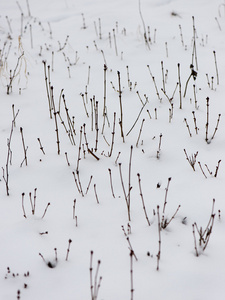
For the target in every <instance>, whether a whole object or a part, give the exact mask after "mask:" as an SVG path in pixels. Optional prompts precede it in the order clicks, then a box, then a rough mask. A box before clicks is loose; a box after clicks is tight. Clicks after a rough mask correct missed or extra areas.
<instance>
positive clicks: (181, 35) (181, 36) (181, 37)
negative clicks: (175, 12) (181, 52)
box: [179, 25, 184, 47]
mask: <svg viewBox="0 0 225 300" xmlns="http://www.w3.org/2000/svg"><path fill="white" fill-rule="evenodd" d="M179 29H180V40H181V44H182V46H183V47H184V39H183V33H182V28H181V25H179Z"/></svg>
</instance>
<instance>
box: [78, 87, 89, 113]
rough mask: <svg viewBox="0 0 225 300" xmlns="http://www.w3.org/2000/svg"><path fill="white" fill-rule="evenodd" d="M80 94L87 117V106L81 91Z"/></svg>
mask: <svg viewBox="0 0 225 300" xmlns="http://www.w3.org/2000/svg"><path fill="white" fill-rule="evenodd" d="M80 95H81V97H82V100H83V105H84V110H85V113H86V116H87V117H88V118H89V115H88V111H87V107H86V104H85V100H84V94H83V93H81V94H80Z"/></svg>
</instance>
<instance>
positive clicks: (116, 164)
mask: <svg viewBox="0 0 225 300" xmlns="http://www.w3.org/2000/svg"><path fill="white" fill-rule="evenodd" d="M120 154H121V152H118V155H117V157H116V160H115V165H116V166H117V162H118V159H119V157H120Z"/></svg>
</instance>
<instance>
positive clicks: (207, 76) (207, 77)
mask: <svg viewBox="0 0 225 300" xmlns="http://www.w3.org/2000/svg"><path fill="white" fill-rule="evenodd" d="M205 75H206V79H207V83H208V86H209V88H210V82H209V75H208V74H207V73H206V74H205Z"/></svg>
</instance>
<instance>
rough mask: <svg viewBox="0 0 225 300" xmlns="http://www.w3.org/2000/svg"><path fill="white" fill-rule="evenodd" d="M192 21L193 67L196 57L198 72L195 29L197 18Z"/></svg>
mask: <svg viewBox="0 0 225 300" xmlns="http://www.w3.org/2000/svg"><path fill="white" fill-rule="evenodd" d="M192 21H193V52H192V65H194V57H195V64H196V70H198V61H197V49H196V28H195V18H194V16H192Z"/></svg>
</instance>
